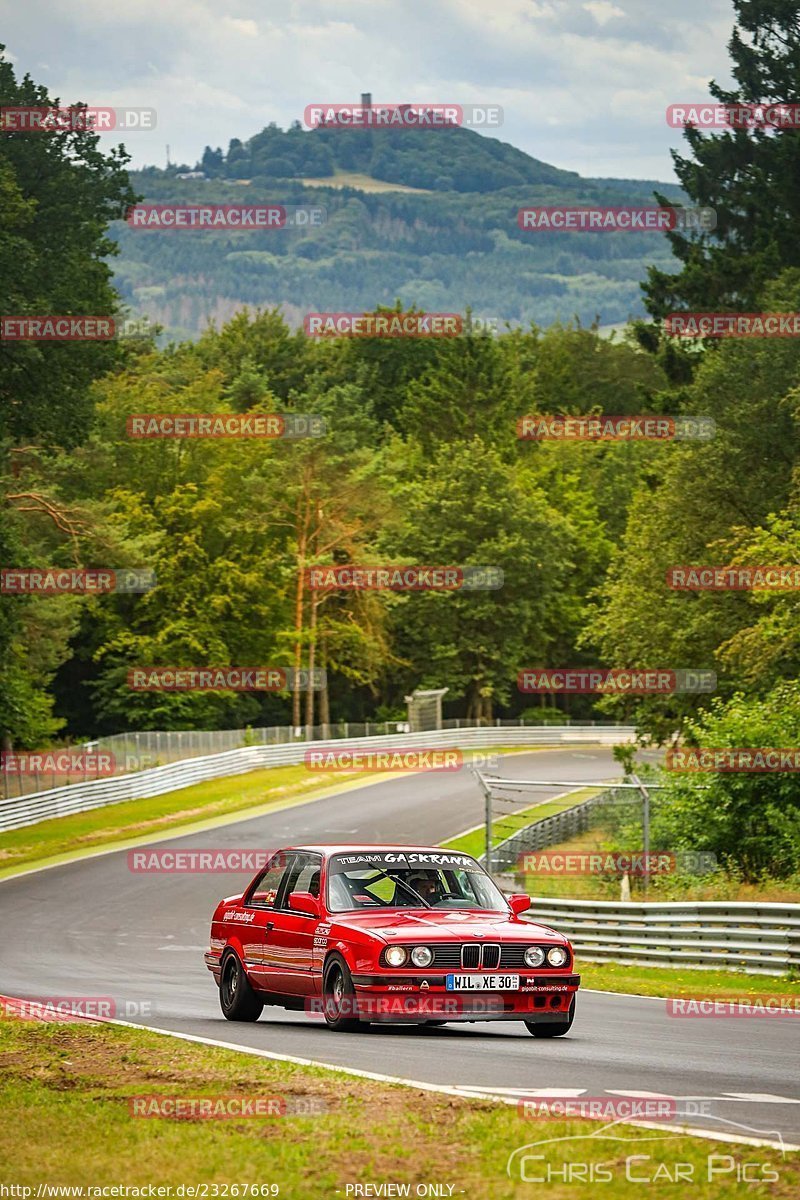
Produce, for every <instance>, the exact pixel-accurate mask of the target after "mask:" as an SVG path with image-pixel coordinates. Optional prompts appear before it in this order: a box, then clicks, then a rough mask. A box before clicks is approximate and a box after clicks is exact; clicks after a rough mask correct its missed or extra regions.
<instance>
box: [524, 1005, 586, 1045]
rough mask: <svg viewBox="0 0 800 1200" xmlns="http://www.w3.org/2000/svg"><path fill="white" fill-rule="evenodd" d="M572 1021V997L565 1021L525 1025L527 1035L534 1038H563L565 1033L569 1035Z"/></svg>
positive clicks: (573, 1015)
mask: <svg viewBox="0 0 800 1200" xmlns="http://www.w3.org/2000/svg"><path fill="white" fill-rule="evenodd" d="M574 1020H575V997H574V996H573V998H572V1003H571V1004H570V1006H569V1012H568V1013H567V1020H566V1021H538V1022H537V1021H526V1022H525V1025H526V1028H527V1030H528V1033H532V1034H533V1036H534V1037H536V1038H551V1037H563V1036H564V1034H565V1033H569V1031H570V1029H571V1028H572V1022H573V1021H574Z"/></svg>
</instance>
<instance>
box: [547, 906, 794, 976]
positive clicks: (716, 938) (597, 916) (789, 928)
mask: <svg viewBox="0 0 800 1200" xmlns="http://www.w3.org/2000/svg"><path fill="white" fill-rule="evenodd" d="M525 919H526V920H529V921H537V922H540V923H541V924H543V925H551V926H552V927H553V928H554V929H557V930H558V932H559V933H563V934H564V935H565V936H566V937H568V938H569V940H570V941H571V942H572V945H573V947H574V949H575V952H576V957H577V958H578V959H581V958H582V959H584V960H585V961H587V962H623V963H626V962H627V963H637V964H640V965H643V966H651V967H655V966H663V967H676V966H691V967H701V968H708V969H711V968H714V967H716V968H720V967H722V968H727V969H728V970H738V971H746V972H747V973H749V974H752V975H785V974H786V973H787V972H789V971H797V970H798V969H800V904H772V903H763V904H760V903H750V902H749V901H746V902H738V901H737V902H733V901H731V902H729V901H723V900H720V901H717V900H704V901H696V902H691V901H688V902H687V901H675V902H666V903H662V902H657V903H652V904H649V903H648V904H632V903H630V902H629V901H625V902H621V901H620V902H614V901H607V900H553V899H552V898H550V897H542V898H540V899H537V898H535V897H534V899H533V901H532V907H531V909H530V911H529V912H527V913H525ZM578 967H579V968H580V963H578Z"/></svg>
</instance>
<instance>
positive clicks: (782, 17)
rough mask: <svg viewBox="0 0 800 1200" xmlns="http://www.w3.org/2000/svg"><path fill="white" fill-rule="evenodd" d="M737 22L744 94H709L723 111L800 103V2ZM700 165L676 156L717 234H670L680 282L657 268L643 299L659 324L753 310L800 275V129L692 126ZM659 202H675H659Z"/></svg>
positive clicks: (778, 2) (735, 42)
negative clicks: (786, 272)
mask: <svg viewBox="0 0 800 1200" xmlns="http://www.w3.org/2000/svg"><path fill="white" fill-rule="evenodd" d="M734 8H735V10H736V18H737V23H736V26H735V28H734V31H733V35H732V37H731V40H730V42H729V43H728V50H729V52H730V55H731V59H732V62H733V76H734V79H735V80H736V84H737V85H738V86H737V87H736V88H735V89H734V90H732V91H726V90H724V89H723V88H722V87H720V86H719V85H718V84H717V83H716V82H712V83H711V85H710V91H711V94H712V95H713V96H714V98H715V99H716V100H717V101H718V102H719V103H721V104H734V105H738V104H745V103H751V104H752V103H758V102H761V101H764V102H765V103H766V102H769V103H786V104H789V103H793V102H798V103H800V8H798V5H797V3H796V0H734ZM685 137H686V141H687V142H688V144H689V148H690V150H691V151H692V156H693V157H684V156H682V155H681V154H679V153H678V152H677V151H673V160H674V162H675V170H676V174H677V176H678V179H679V180H680V183H681V185H682V187H683V188H684V190H685V191H686V193H687V194H688V196H689V197H690V199H691V200H692V201H693V202H694V203H695V204H697V205H699V206H702V207H709V208H713V209H715V210H716V213H717V226H716V229H715V230H714V231H713V232H710V233H707V234H703V235H702V236H700V237H692V236H687V235H686V234H685V233H682V232H677V231H676V232H670V233H669V234H668V237H669V239H670V242H671V244H672V248H673V251H674V253H675V255H676V256H677V258H678V259H679V260H680V261H681V263H682V264H683V265H682V268H681V270H680V271H679V272H678V273H677V274H670V273H669V272H665V271H663V270H660V269H658V268H656V267H651V268H650V271H649V276H648V280H647V282H646V283H644V284H643V285H642V286H643V290H644V292H645V296H646V304H647V307H648V309H649V311H650V312H651V313H652V314H653V316H654V317H656V318H662V317H664V316H666V315H667V314H668V313H670V312H674V311H676V310H680V309H689V310H693V311H694V310H696V311H703V310H706V311H708V310H712V311H720V310H733V311H744V312H746V311H748V310H752V309H756V308H757V307H758V301H759V296H760V293H761V291H762V288H763V285H764V283H765V282H766V281H767V280H769V279H771V278H774V277H775V276H776V275H777V274H778V272H779V271H780V270H781V269H782V268H785V267H791V266H800V187H799V186H798V183H799V182H800V129H797V128H776V127H772V128H755V129H749V130H748V129H745V128H741V127H740V128H731V129H730V130H726V131H725V132H724V133H722V134H716V133H715V134H711V135H709V134H708V133H705V132H701V131H700V130H698V129H697V128H695V127H692V126H688V127H687V128H686V130H685ZM658 200H659V203H661V204H667V203H669V202H668V201H667V200H666V199H664V197H663V196H658Z"/></svg>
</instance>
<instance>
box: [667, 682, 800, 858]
mask: <svg viewBox="0 0 800 1200" xmlns="http://www.w3.org/2000/svg"><path fill="white" fill-rule="evenodd" d="M799 744H800V683H798V681H797V680H794V681H792V682H790V683H784V684H781V685H780V686H779V687H777V688H776V689H775V690H774V691H772V692H770V693H769V694H768V695H767V696H765V697H764V698H763V699H761V700H759V699H755V698H754V697H752V696H747V695H744V694H741V693H737V694H736V695H735V696H732V697H731V698H730V699H729V700H728V701H727V702H723V701H722V700H716V701H715V702H714V704H713V705H712V707H711V710H710V711H709V712H706V713H703V714H702V715H700V716H699V717H698V718H696V719H694V720H690V721H688V722H687V724H686V745H687V747H688V746H691V747H700V748H704V749H734V750H738V749H745V748H753V749H761V748H765V749H789V748H791V747H796V746H797V745H799ZM662 782H665V783H667V785H668V790H667V791H666V792H664V793H661V796H660V799H659V800H658V804H657V813H658V816H657V819H656V821H655V822H654V826H653V830H652V837H653V844H654V845H656V844H660V845H664V846H669V847H670V848H673V849H675V850H680V849H689V850H694V851H703V850H705V851H711V852H712V853H714V854H716V855H717V857H718V858H719V859H720V862H721V865H722V866H723V867H734V868H735V869H738V870H740V871H741V872H742V873H743V875H744V878H745V879H746V880H749V881H757V880H758V879H759V877H760V876H761V875H764V874H766V875H770V876H773V877H775V878H778V879H785V878H787V877H788V876H791V875H793V874H797V873H798V872H800V790H798V787H797V777H796V774H794V773H793V772H791V771H786V770H783V771H761V772H758V771H756V772H745V771H731V772H717V773H707V772H692V773H689V772H686V773H683V774H680V773H676V772H672V771H670V772H666V773H665V778H664V779H663V780H662ZM699 784H702V785H705V787H704V788H703V789H702V790H701V788H700V787H698V785H699Z"/></svg>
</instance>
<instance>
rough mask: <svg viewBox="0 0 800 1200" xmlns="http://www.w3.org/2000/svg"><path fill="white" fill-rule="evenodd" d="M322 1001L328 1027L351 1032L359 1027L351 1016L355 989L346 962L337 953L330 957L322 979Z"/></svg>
mask: <svg viewBox="0 0 800 1200" xmlns="http://www.w3.org/2000/svg"><path fill="white" fill-rule="evenodd" d="M322 1003H323V1011H324V1013H325V1020H326V1021H327V1023H328V1028H329V1029H335V1030H337V1031H338V1032H353V1031H354V1030H356V1029H359V1028H360V1027H361V1021H360V1020H359V1019H358V1017H354V1016H352V1014H353V1013H354V1012H355V1007H356V989H355V987H354V985H353V977H352V975H351V974H350V970H349V968H348V966H347V963H346V962H345V961H344V959H343V958H341V957H340V956H339V955H338V954H337V955H334V957H333V958H331V959H330V961H329V962H328V965H327V966H326V968H325V976H324V978H323V981H322Z"/></svg>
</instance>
